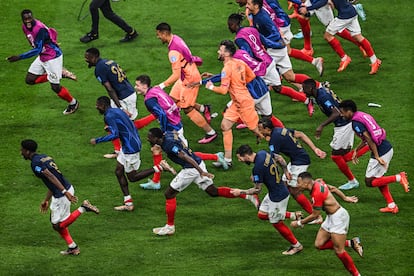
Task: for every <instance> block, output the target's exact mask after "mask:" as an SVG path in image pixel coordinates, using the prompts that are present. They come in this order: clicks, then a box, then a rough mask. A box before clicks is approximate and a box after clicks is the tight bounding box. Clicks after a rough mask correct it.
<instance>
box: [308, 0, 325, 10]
mask: <svg viewBox="0 0 414 276" xmlns="http://www.w3.org/2000/svg"><path fill="white" fill-rule="evenodd" d="M311 2H312V6H310V7H307V8H306V9H307V10H308V11H311V10H317V9H319V8H322V7H323V6H325V5H326V4H327V3H328V0H316V1H311Z"/></svg>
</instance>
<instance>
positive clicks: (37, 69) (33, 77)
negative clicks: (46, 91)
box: [25, 57, 48, 85]
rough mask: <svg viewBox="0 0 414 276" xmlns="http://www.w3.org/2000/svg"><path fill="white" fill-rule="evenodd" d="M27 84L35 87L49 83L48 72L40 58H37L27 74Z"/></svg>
mask: <svg viewBox="0 0 414 276" xmlns="http://www.w3.org/2000/svg"><path fill="white" fill-rule="evenodd" d="M25 81H26V84H29V85H34V84H38V83H43V82H47V81H48V79H47V74H46V70H45V68H44V66H43V62H41V61H40V57H37V58H36V59H35V60H34V61H33V62H32V63H31V64H30V67H29V70H28V71H27V74H26V79H25Z"/></svg>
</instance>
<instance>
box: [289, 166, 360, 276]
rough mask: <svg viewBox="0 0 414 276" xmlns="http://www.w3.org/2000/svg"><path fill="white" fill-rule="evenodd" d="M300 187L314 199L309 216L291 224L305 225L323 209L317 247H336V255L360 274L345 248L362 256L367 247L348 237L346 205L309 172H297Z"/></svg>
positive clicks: (296, 225)
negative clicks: (324, 217)
mask: <svg viewBox="0 0 414 276" xmlns="http://www.w3.org/2000/svg"><path fill="white" fill-rule="evenodd" d="M298 188H299V189H301V190H302V191H303V190H308V191H310V194H311V196H312V199H313V206H312V207H313V209H312V213H311V214H310V215H309V216H307V217H306V218H303V219H299V220H296V221H292V222H291V223H290V225H291V226H292V227H295V228H297V227H304V225H305V224H306V223H308V222H311V221H313V220H315V219H316V218H317V217H319V216H320V214H321V212H322V210H324V211H325V212H326V214H327V215H328V216H327V217H326V219H325V221H324V222H323V223H322V225H321V228H320V229H319V231H318V234H317V235H316V239H315V247H316V248H317V249H319V250H325V249H331V250H332V249H333V250H335V254H336V256H337V257H338V258H339V259H340V260H341V262H342V263H343V264H344V266H345V268H346V269H347V270H348V271H349V272H350V273H351V274H352V275H353V276H360V274H359V272H358V269H357V268H356V266H355V264H354V261H353V260H352V257H351V256H350V255H349V254H348V252H346V250H345V247H352V248H353V249H354V250H355V251H356V252H357V253H358V255H359V256H360V257H362V255H363V252H364V249H363V247H362V245H361V241H360V238H359V237H355V238H353V239H352V240H347V239H346V234H347V233H348V229H349V214H348V212H347V210H346V209H345V208H343V207H342V206H341V205H339V203H338V201H337V200H336V199H335V197H334V196H333V195H332V193H331V192H330V191H329V187H328V186H327V185H326V184H325V182H324V181H323V180H322V179H317V180H315V181H314V180H313V179H312V175H311V174H310V173H308V172H302V173H301V174H299V175H298Z"/></svg>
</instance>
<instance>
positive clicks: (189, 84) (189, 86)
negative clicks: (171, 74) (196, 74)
mask: <svg viewBox="0 0 414 276" xmlns="http://www.w3.org/2000/svg"><path fill="white" fill-rule="evenodd" d="M200 85H201V84H200V82H196V81H195V82H190V83H187V84H186V85H185V86H186V87H188V88H194V87H197V86H200Z"/></svg>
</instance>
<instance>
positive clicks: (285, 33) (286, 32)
mask: <svg viewBox="0 0 414 276" xmlns="http://www.w3.org/2000/svg"><path fill="white" fill-rule="evenodd" d="M279 31H280V34H281V35H282V38H283V41H284V42H285V44H286V45H288V44H290V42H291V41H292V39H293V34H292V31H291V30H290V24H289V25H287V26H286V27H280V28H279Z"/></svg>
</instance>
